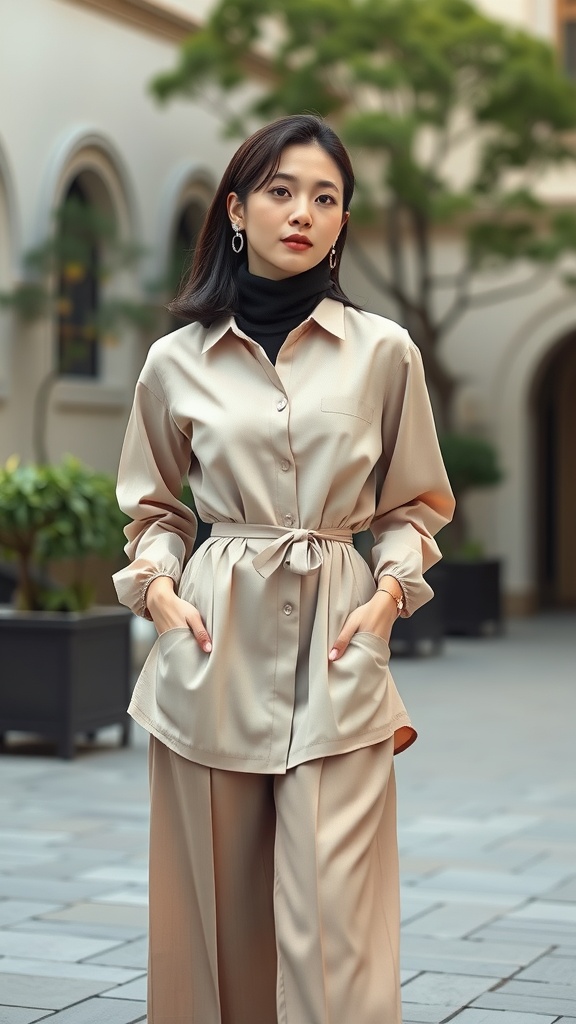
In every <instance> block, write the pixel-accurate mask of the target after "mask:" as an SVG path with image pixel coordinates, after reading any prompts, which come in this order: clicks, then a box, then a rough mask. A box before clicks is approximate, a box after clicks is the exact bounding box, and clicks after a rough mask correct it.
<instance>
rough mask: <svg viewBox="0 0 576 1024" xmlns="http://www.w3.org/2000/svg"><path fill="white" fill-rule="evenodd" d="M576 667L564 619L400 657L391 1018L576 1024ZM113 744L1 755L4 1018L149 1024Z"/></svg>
mask: <svg viewBox="0 0 576 1024" xmlns="http://www.w3.org/2000/svg"><path fill="white" fill-rule="evenodd" d="M575 655H576V618H575V617H574V616H569V615H564V616H555V617H551V618H544V617H542V618H539V619H535V620H530V621H523V622H516V623H512V624H511V625H510V627H509V630H508V633H507V635H506V636H505V637H503V638H498V639H484V640H477V641H476V640H453V641H450V642H449V643H448V644H447V645H446V650H445V653H444V655H443V656H442V657H441V658H431V659H422V660H416V661H402V660H400V659H396V661H395V662H394V666H395V667H394V672H395V676H396V678H397V681H398V683H399V685H400V688H401V690H402V692H403V695H404V698H405V700H406V702H407V703H408V706H409V707H410V710H411V712H412V714H413V717H414V721H415V724H416V725H417V726H418V727H419V729H420V732H421V735H420V739H419V740H418V743H417V744H416V745H415V746H414V747H413V748H412V750H411V751H410V752H408V753H406V754H403V755H401V756H400V757H399V758H398V759H397V770H398V777H399V791H400V821H399V826H400V842H401V851H402V865H403V936H404V937H403V994H404V1021H405V1024H409V1022H410V1024H439V1022H441V1021H447V1020H456V1021H458V1024H553V1022H555V1021H562V1022H563V1024H576V799H575V798H576V742H575V735H574V726H575V722H576V657H575ZM113 739H114V736H113V733H106V734H101V736H100V737H99V746H98V748H97V749H94V748H88V747H86V748H85V749H82V750H80V751H79V754H78V756H77V758H76V760H75V761H74V762H72V763H66V762H62V761H58V760H56V759H55V758H54V757H53V756H52V755H51V754H50V751H48V750H43V749H42V748H39V747H30V746H26V745H25V744H23V743H22V742H20V743H19V744H18V745H17V746H13V747H12V752H11V753H8V754H5V755H3V756H2V757H1V758H0V823H1V824H0V1024H31V1022H33V1021H39V1020H49V1021H50V1022H51V1024H52V1022H53V1024H131V1022H136V1021H144V1020H145V1003H144V998H145V966H146V950H145V946H146V826H147V808H146V750H145V736H144V734H142V733H140V732H138V733H137V735H136V736H135V743H134V746H133V748H132V749H131V750H129V751H121V750H117V749H115V748H114V746H113V742H112V741H113ZM199 1024H202V1022H199ZM298 1024H306V1022H304V1021H302V1022H298ZM382 1024H385V1022H382Z"/></svg>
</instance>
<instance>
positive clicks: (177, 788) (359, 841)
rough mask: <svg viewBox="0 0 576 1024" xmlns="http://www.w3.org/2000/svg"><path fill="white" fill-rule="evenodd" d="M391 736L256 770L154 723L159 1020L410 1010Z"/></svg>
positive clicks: (340, 1021)
mask: <svg viewBox="0 0 576 1024" xmlns="http://www.w3.org/2000/svg"><path fill="white" fill-rule="evenodd" d="M392 747H393V740H392V739H390V740H386V741H385V742H384V743H379V744H376V745H374V746H369V747H366V748H364V749H362V750H355V751H352V752H351V753H348V754H338V755H334V756H332V757H326V758H320V759H318V760H313V761H308V762H306V763H305V764H302V765H299V766H298V767H296V768H292V769H290V770H289V771H288V772H287V773H286V774H285V775H256V774H248V773H242V772H233V771H222V770H219V769H212V768H206V767H204V766H203V765H199V764H196V763H194V762H192V761H188V760H187V759H185V758H183V757H181V756H179V755H178V754H176V753H174V752H173V751H172V750H169V749H168V748H167V747H166V746H164V745H163V744H162V743H160V742H159V741H158V740H156V739H154V738H151V744H150V787H151V836H150V957H149V980H148V1024H401V1009H400V987H399V986H400V981H399V962H398V961H399V929H400V914H399V889H398V886H399V881H398V855H397V843H396V795H395V785H394V769H393V766H392Z"/></svg>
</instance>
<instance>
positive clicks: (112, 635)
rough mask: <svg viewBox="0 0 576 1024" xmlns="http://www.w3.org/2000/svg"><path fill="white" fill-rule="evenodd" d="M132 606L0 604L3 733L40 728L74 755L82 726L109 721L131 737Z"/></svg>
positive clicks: (93, 727) (89, 728)
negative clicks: (81, 608)
mask: <svg viewBox="0 0 576 1024" xmlns="http://www.w3.org/2000/svg"><path fill="white" fill-rule="evenodd" d="M131 618H132V615H131V612H130V611H128V609H126V608H114V607H111V608H94V609H91V610H90V611H88V612H78V613H63V612H18V611H15V610H14V609H12V608H0V737H3V736H4V735H5V733H7V732H27V733H37V734H40V735H41V736H44V737H47V738H49V739H52V740H54V741H55V742H56V744H57V749H58V754H59V755H60V757H64V758H70V757H73V755H74V743H75V736H76V734H77V733H85V734H87V735H89V736H91V735H93V734H94V733H95V732H96V731H97V730H98V729H101V728H103V727H104V726H108V725H116V724H120V725H121V726H122V745H123V746H126V745H127V744H128V742H129V737H130V719H129V716H128V715H127V713H126V708H127V706H128V703H129V700H130V692H131V691H130V622H131Z"/></svg>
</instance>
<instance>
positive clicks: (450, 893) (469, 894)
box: [401, 884, 526, 911]
mask: <svg viewBox="0 0 576 1024" xmlns="http://www.w3.org/2000/svg"><path fill="white" fill-rule="evenodd" d="M405 896H407V897H409V898H410V899H411V900H412V901H414V902H417V901H420V902H421V903H423V904H429V905H430V904H432V903H457V904H460V903H469V904H473V903H477V904H478V905H479V906H485V904H486V903H490V904H491V905H492V906H494V907H498V908H499V909H500V910H501V911H507V910H514V909H515V908H517V907H518V908H519V907H521V906H522V905H523V904H524V903H525V901H526V897H525V896H523V895H520V894H518V893H502V892H491V893H486V892H474V890H471V889H465V888H462V889H440V888H438V889H435V888H434V887H433V886H431V885H430V886H429V885H426V886H425V885H423V884H417V885H403V886H402V890H401V897H402V898H404V897H405Z"/></svg>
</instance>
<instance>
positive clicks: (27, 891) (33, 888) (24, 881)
mask: <svg viewBox="0 0 576 1024" xmlns="http://www.w3.org/2000/svg"><path fill="white" fill-rule="evenodd" d="M34 875H35V877H34V878H20V877H18V876H17V875H10V876H8V875H0V896H5V897H7V898H8V899H15V900H18V899H22V900H42V901H44V900H47V901H48V902H50V903H73V902H74V901H75V900H86V899H90V897H91V896H98V895H99V894H100V893H102V892H106V888H107V884H106V882H88V881H85V880H84V881H61V880H57V879H52V878H50V879H44V878H42V877H38V875H39V872H38V871H35V872H34ZM108 888H110V886H108Z"/></svg>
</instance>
